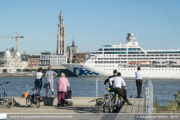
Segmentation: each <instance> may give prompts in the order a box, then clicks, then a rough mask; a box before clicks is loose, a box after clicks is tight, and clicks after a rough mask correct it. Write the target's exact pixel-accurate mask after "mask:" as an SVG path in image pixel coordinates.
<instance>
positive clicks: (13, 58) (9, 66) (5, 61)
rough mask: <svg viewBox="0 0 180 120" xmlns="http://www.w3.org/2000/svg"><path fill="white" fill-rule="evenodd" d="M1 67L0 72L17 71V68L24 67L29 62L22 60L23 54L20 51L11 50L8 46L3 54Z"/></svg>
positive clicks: (0, 61)
mask: <svg viewBox="0 0 180 120" xmlns="http://www.w3.org/2000/svg"><path fill="white" fill-rule="evenodd" d="M0 63H1V66H0V67H1V68H0V72H1V73H2V72H7V73H15V72H17V69H21V71H22V69H24V68H25V67H27V65H28V64H27V62H26V61H22V60H21V54H20V52H19V51H17V52H15V51H11V52H10V51H9V49H8V47H7V49H6V52H5V53H4V55H3V54H2V55H1V60H0Z"/></svg>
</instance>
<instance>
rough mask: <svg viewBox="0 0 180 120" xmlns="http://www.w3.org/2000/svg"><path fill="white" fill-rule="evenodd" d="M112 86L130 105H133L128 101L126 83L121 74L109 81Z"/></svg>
mask: <svg viewBox="0 0 180 120" xmlns="http://www.w3.org/2000/svg"><path fill="white" fill-rule="evenodd" d="M112 81H114V84H113V85H112ZM109 82H110V85H111V86H113V91H114V92H115V93H116V94H118V95H120V96H121V97H122V98H123V99H124V100H125V101H126V102H127V104H128V105H132V104H131V103H130V102H129V101H128V99H127V92H126V83H125V82H124V79H123V78H122V77H121V73H120V72H118V73H117V76H116V77H114V78H110V79H109Z"/></svg>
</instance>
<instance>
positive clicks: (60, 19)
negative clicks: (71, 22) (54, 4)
mask: <svg viewBox="0 0 180 120" xmlns="http://www.w3.org/2000/svg"><path fill="white" fill-rule="evenodd" d="M59 24H63V14H62V10H61V11H60V15H59Z"/></svg>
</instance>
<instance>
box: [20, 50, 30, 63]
mask: <svg viewBox="0 0 180 120" xmlns="http://www.w3.org/2000/svg"><path fill="white" fill-rule="evenodd" d="M29 56H30V55H29V54H26V52H25V51H24V53H23V54H22V55H21V59H22V61H26V62H27V61H28V58H29Z"/></svg>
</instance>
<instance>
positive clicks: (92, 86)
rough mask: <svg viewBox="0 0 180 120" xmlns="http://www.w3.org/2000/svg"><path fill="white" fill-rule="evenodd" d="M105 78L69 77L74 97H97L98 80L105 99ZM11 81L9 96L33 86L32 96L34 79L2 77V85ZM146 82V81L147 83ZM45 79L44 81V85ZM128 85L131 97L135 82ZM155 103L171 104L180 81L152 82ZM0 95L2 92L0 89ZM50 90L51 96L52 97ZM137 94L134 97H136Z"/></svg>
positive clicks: (8, 87)
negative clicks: (27, 86)
mask: <svg viewBox="0 0 180 120" xmlns="http://www.w3.org/2000/svg"><path fill="white" fill-rule="evenodd" d="M105 79H106V78H105V77H68V80H69V82H70V85H71V90H72V97H96V86H97V85H96V80H98V97H103V96H104V93H105V92H106V88H107V87H108V85H104V80H105ZM57 80H58V77H55V78H54V95H55V96H57V86H56V84H55V83H56V81H57ZM7 81H9V82H10V83H8V84H6V85H4V88H5V91H6V93H7V95H8V96H10V97H12V96H19V97H21V96H22V93H23V92H25V91H27V88H22V87H23V86H25V85H28V84H32V86H30V87H29V89H30V94H32V93H33V91H32V88H33V87H34V85H33V84H34V77H0V84H1V83H3V82H7ZM145 81H146V80H144V82H145ZM44 82H45V79H43V83H44ZM125 82H126V85H127V95H128V97H130V96H131V95H132V94H133V93H134V92H135V91H136V84H135V80H125ZM152 84H153V87H154V88H153V92H154V102H155V100H156V98H157V102H158V103H159V104H160V105H165V104H169V102H170V101H171V100H174V96H173V94H175V93H177V92H178V90H180V80H152ZM145 87H147V84H145V85H144V86H143V87H142V93H141V95H142V97H145ZM0 93H2V90H1V89H0ZM50 93H51V92H50V90H49V95H50ZM41 95H42V96H45V89H44V88H42V90H41ZM136 96H137V94H135V95H134V96H133V97H136Z"/></svg>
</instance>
